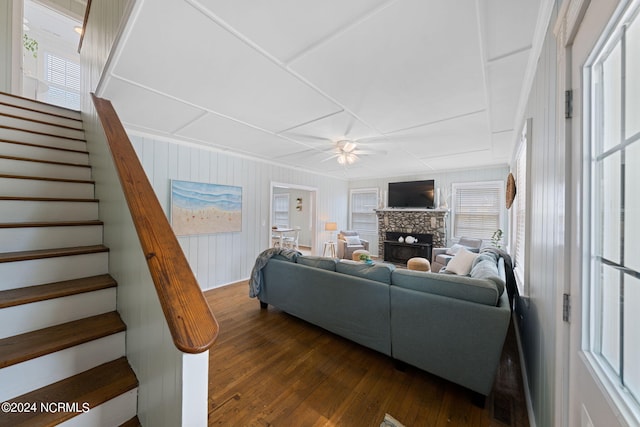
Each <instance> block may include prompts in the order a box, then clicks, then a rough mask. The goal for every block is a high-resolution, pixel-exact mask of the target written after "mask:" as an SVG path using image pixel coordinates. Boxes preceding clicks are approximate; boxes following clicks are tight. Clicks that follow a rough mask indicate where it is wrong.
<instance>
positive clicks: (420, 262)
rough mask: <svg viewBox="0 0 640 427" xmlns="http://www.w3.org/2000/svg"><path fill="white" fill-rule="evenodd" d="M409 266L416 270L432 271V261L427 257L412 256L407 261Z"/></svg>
mask: <svg viewBox="0 0 640 427" xmlns="http://www.w3.org/2000/svg"><path fill="white" fill-rule="evenodd" d="M407 268H408V269H409V270H416V271H431V263H430V262H429V260H428V259H426V258H420V257H416V258H411V259H410V260H409V261H407Z"/></svg>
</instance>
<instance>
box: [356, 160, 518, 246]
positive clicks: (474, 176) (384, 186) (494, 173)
mask: <svg viewBox="0 0 640 427" xmlns="http://www.w3.org/2000/svg"><path fill="white" fill-rule="evenodd" d="M508 173H509V168H508V167H507V166H506V165H505V166H497V167H493V168H482V169H465V170H451V171H446V172H425V173H424V174H421V175H408V176H400V177H386V178H377V179H366V180H357V181H351V182H350V183H349V189H353V190H355V189H358V188H377V189H378V191H379V192H380V194H381V197H382V195H383V194H384V192H387V190H388V188H389V183H390V182H403V181H418V180H423V179H433V180H435V188H436V189H438V188H439V189H440V193H441V196H442V200H441V204H442V203H443V202H444V199H445V196H447V197H448V199H447V203H448V206H449V208H451V184H453V183H461V182H480V181H503V182H505V183H506V179H507V174H508ZM502 206H503V210H504V211H503V218H504V221H505V223H504V224H503V226H502V230H503V231H504V232H505V234H504V237H503V241H504V242H508V236H507V233H508V227H507V223H506V221H507V214H506V208H505V207H504V203H503V204H502ZM450 225H451V224H450V216H447V241H448V242H449V243H448V244H449V245H451V244H452V242H451V234H450V232H451V226H450ZM368 237H369V241H370V244H369V247H370V248H374V251H375V250H376V249H375V248H377V247H378V235H377V233H376V234H375V235H373V236H368Z"/></svg>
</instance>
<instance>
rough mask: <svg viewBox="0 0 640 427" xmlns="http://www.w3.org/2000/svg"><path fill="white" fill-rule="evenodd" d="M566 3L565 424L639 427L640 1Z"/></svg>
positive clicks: (562, 36) (562, 34) (562, 28)
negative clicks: (569, 110) (569, 107)
mask: <svg viewBox="0 0 640 427" xmlns="http://www.w3.org/2000/svg"><path fill="white" fill-rule="evenodd" d="M565 3H566V4H565V5H563V8H562V11H561V14H560V17H559V23H558V27H559V31H558V34H559V38H560V40H561V41H562V43H563V45H564V47H566V50H565V51H564V52H565V53H566V59H567V76H566V81H567V82H566V84H565V82H564V81H559V85H560V87H559V89H560V90H562V89H563V88H562V86H563V85H566V86H568V87H567V88H569V87H570V88H571V89H572V90H573V114H572V119H571V120H570V123H569V122H567V126H568V130H569V132H568V134H569V135H570V136H569V138H570V141H571V144H570V149H569V150H568V155H569V156H570V159H569V164H570V182H569V183H568V189H569V193H570V194H569V197H568V204H569V217H570V218H571V220H570V221H569V223H570V239H569V240H570V241H569V242H568V253H569V260H568V261H569V262H570V265H569V269H568V277H569V282H570V293H571V305H572V310H571V321H570V337H569V340H568V346H567V351H568V355H567V357H564V358H563V359H564V361H563V362H562V363H561V364H560V365H559V367H560V369H559V371H563V372H567V371H568V372H569V387H568V389H567V393H566V395H565V399H566V400H565V402H564V408H563V409H564V413H563V414H562V424H566V425H569V426H572V427H573V426H594V427H600V426H603V427H605V426H606V427H609V426H618V425H620V426H625V425H631V426H637V425H640V403H639V402H640V328H638V324H640V315H639V314H638V313H640V274H639V272H640V265H638V264H640V256H639V254H640V244H639V243H638V242H640V226H639V223H640V212H639V211H638V207H639V205H640V202H639V200H640V189H639V188H638V186H639V185H640V184H638V183H639V182H640V176H639V172H640V18H638V17H637V16H638V14H637V13H635V14H631V13H630V11H632V10H633V9H634V8H635V9H636V11H637V10H638V9H639V8H640V0H621V1H617V0H592V1H586V0H570V1H566V2H565ZM624 22H626V23H627V24H628V26H627V27H626V29H624V25H622V23H624ZM561 74H562V73H561ZM625 255H626V256H625ZM567 364H568V365H569V366H568V367H567V366H566V365H567ZM563 372H558V375H562V374H563Z"/></svg>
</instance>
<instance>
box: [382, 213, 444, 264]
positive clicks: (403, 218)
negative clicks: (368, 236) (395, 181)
mask: <svg viewBox="0 0 640 427" xmlns="http://www.w3.org/2000/svg"><path fill="white" fill-rule="evenodd" d="M448 213H449V210H448V209H409V208H385V209H378V210H376V214H377V216H378V254H379V256H380V257H381V258H383V259H384V240H385V236H386V233H387V232H398V233H403V234H406V235H407V236H408V235H411V234H431V235H433V247H434V248H442V247H446V242H447V228H446V227H447V225H446V224H447V223H446V217H447V215H448Z"/></svg>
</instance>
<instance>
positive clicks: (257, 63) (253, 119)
mask: <svg viewBox="0 0 640 427" xmlns="http://www.w3.org/2000/svg"><path fill="white" fill-rule="evenodd" d="M176 23H183V24H182V25H180V24H176ZM114 74H115V75H117V76H121V77H123V78H124V79H126V80H130V81H133V82H138V83H141V84H143V85H144V86H147V87H151V88H153V89H155V90H158V91H159V92H164V93H166V94H167V95H169V96H172V97H178V98H182V99H185V100H186V101H187V102H189V103H192V104H196V105H199V106H202V107H203V108H206V109H208V110H211V111H216V112H218V113H221V114H223V115H226V116H230V117H233V118H236V119H238V120H241V121H244V122H247V123H251V124H253V125H256V126H258V127H262V128H264V129H268V130H271V131H279V130H282V129H288V128H291V127H293V126H295V125H298V124H300V123H303V122H308V121H310V120H313V119H316V118H318V117H323V116H326V115H327V114H330V113H333V112H336V111H339V110H340V108H339V107H337V106H336V105H334V103H332V102H331V101H330V100H328V99H327V98H325V97H323V96H321V95H320V94H318V93H317V92H316V91H314V90H313V89H312V88H310V87H309V86H308V85H306V84H304V83H303V82H301V81H300V80H299V79H297V78H296V77H295V76H292V75H291V74H290V73H287V72H285V71H284V70H283V69H282V68H281V67H279V66H278V65H277V64H275V63H274V62H272V61H271V60H269V59H268V58H267V57H265V56H264V55H262V54H260V53H259V52H257V51H256V50H254V49H252V48H251V47H249V46H248V45H247V44H245V43H243V42H242V41H241V40H239V39H238V38H236V37H234V36H233V35H231V34H230V33H229V32H228V31H226V30H225V29H223V28H222V27H220V26H218V25H217V24H215V23H214V22H213V21H212V20H211V19H209V18H208V17H206V16H205V15H203V14H202V13H200V12H199V11H197V10H196V9H194V8H193V7H191V6H190V5H188V4H187V3H186V2H178V1H172V2H151V1H147V2H145V3H144V4H143V6H142V8H141V11H140V13H139V15H138V18H137V21H136V24H135V25H134V26H133V28H132V32H131V34H130V36H129V37H128V39H127V42H126V44H125V46H124V49H123V50H122V51H121V53H120V57H119V58H118V60H117V64H116V66H115V69H114Z"/></svg>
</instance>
